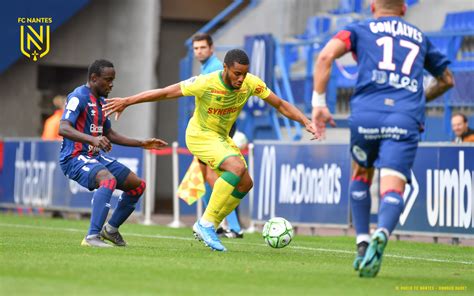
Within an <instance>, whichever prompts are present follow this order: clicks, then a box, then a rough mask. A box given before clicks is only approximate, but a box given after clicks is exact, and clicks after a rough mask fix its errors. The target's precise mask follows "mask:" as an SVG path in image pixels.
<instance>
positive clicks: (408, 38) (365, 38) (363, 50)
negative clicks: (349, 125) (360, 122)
mask: <svg viewBox="0 0 474 296" xmlns="http://www.w3.org/2000/svg"><path fill="white" fill-rule="evenodd" d="M334 38H338V39H340V40H342V41H344V43H345V44H346V48H347V50H349V51H351V52H352V53H353V54H354V56H355V58H356V60H357V64H358V70H359V76H358V78H357V84H356V88H355V91H354V95H353V96H352V98H351V110H352V113H353V114H354V113H357V112H359V111H366V110H369V111H382V112H401V113H405V114H407V115H409V116H411V117H413V118H414V119H415V120H417V121H418V122H419V123H420V124H422V123H423V121H424V113H425V97H424V95H423V74H424V70H427V71H428V72H430V73H431V74H432V75H434V76H439V75H441V74H442V73H443V71H444V70H445V69H446V67H447V65H448V64H449V61H448V59H447V58H446V56H445V55H443V54H442V53H441V52H440V51H439V50H438V49H436V48H435V47H434V46H433V44H432V43H431V42H430V40H429V39H428V38H427V36H426V35H425V34H424V33H423V32H422V31H421V30H420V29H418V28H417V27H415V26H414V25H412V24H410V23H408V22H405V21H404V20H403V19H402V18H401V17H395V16H393V17H380V18H377V19H368V20H365V21H361V22H356V23H352V24H350V25H348V26H346V27H345V28H344V29H343V30H342V31H340V32H339V33H338V34H337V35H336V36H335V37H334Z"/></svg>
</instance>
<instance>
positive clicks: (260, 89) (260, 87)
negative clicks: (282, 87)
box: [248, 74, 271, 100]
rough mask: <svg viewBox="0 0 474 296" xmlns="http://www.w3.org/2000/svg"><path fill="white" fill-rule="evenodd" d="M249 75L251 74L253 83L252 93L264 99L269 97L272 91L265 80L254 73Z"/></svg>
mask: <svg viewBox="0 0 474 296" xmlns="http://www.w3.org/2000/svg"><path fill="white" fill-rule="evenodd" d="M248 75H251V77H250V81H251V84H252V95H254V96H257V97H259V98H261V99H264V100H265V99H266V98H268V96H269V95H270V93H271V90H270V89H269V88H268V87H267V85H266V84H265V82H263V80H262V79H260V78H258V77H257V76H255V75H252V74H248Z"/></svg>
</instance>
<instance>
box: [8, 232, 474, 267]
mask: <svg viewBox="0 0 474 296" xmlns="http://www.w3.org/2000/svg"><path fill="white" fill-rule="evenodd" d="M1 226H4V227H17V228H30V229H43V230H51V231H58V230H60V231H67V232H82V233H83V232H84V231H85V230H84V229H77V228H62V227H50V226H38V225H22V224H9V223H0V227H1ZM122 234H123V235H126V236H135V237H146V238H158V239H174V240H194V238H190V237H180V236H170V235H159V234H155V235H153V234H137V233H122ZM226 244H237V245H242V244H246V245H252V246H265V247H266V245H265V244H255V243H246V242H226ZM289 248H291V249H297V250H307V251H316V252H326V253H339V254H349V255H351V256H352V255H353V254H354V252H353V251H347V250H338V249H326V248H312V247H303V246H289ZM385 257H391V258H398V259H404V260H418V261H427V262H438V263H458V264H466V265H474V262H473V261H457V260H448V259H437V258H423V257H414V256H402V255H392V254H385Z"/></svg>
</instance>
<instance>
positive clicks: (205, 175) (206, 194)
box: [198, 159, 217, 208]
mask: <svg viewBox="0 0 474 296" xmlns="http://www.w3.org/2000/svg"><path fill="white" fill-rule="evenodd" d="M198 162H199V168H200V169H201V173H202V177H203V179H204V186H205V188H206V192H204V195H203V196H202V197H201V199H202V202H203V203H204V208H206V207H207V204H208V203H209V199H210V198H211V193H212V186H211V185H209V181H208V180H207V178H208V176H209V174H208V173H209V172H213V171H212V170H211V169H210V168H209V167H208V166H207V165H206V163H204V162H203V161H201V160H199V159H198ZM209 177H210V178H211V179H212V177H213V176H209ZM215 179H217V176H216V177H215ZM215 179H214V182H215ZM213 185H214V183H213Z"/></svg>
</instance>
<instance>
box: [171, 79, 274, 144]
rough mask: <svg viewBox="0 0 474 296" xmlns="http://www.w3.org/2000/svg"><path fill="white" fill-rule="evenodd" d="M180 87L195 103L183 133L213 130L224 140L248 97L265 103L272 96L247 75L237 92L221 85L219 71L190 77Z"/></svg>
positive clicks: (264, 85)
mask: <svg viewBox="0 0 474 296" xmlns="http://www.w3.org/2000/svg"><path fill="white" fill-rule="evenodd" d="M180 87H181V91H182V93H183V95H184V96H194V97H195V100H196V101H195V103H196V107H195V109H194V114H193V117H192V118H191V120H190V121H189V124H188V128H187V130H186V132H187V133H188V132H199V131H213V132H216V133H218V134H219V135H222V136H225V137H226V136H228V135H229V131H230V128H231V127H232V125H233V124H234V122H235V121H236V120H237V117H238V116H239V114H240V111H241V110H242V108H243V107H244V105H245V103H246V102H247V100H248V99H249V98H250V97H251V96H257V97H259V98H261V99H264V100H265V99H266V98H268V96H269V95H270V93H271V91H270V89H268V88H267V86H266V84H265V82H263V81H262V80H261V79H260V78H258V77H257V76H255V75H252V74H250V73H247V76H246V77H245V79H244V82H243V83H242V87H241V88H240V89H233V88H231V87H230V86H228V85H226V84H225V83H224V81H223V79H222V71H215V72H212V73H209V74H206V75H199V76H194V77H191V78H190V79H188V80H185V81H182V82H181V83H180Z"/></svg>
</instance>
